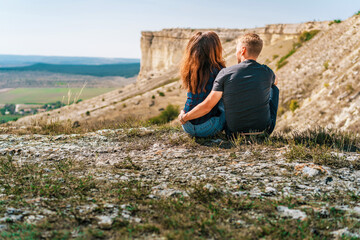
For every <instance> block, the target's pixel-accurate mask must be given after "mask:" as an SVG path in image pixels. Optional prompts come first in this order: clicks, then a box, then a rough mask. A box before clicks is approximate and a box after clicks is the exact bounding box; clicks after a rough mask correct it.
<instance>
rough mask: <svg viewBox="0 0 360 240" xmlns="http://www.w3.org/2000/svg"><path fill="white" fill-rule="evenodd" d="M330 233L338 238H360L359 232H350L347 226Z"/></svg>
mask: <svg viewBox="0 0 360 240" xmlns="http://www.w3.org/2000/svg"><path fill="white" fill-rule="evenodd" d="M331 233H332V234H333V235H334V236H335V237H336V239H340V238H342V237H350V238H360V234H358V233H352V232H350V231H349V230H348V228H347V227H346V228H343V229H339V230H337V231H333V232H331Z"/></svg>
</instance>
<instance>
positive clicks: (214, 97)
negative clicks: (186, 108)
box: [178, 91, 223, 124]
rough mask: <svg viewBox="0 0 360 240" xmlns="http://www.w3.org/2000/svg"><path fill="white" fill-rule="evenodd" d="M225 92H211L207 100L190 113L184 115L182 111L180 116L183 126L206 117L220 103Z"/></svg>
mask: <svg viewBox="0 0 360 240" xmlns="http://www.w3.org/2000/svg"><path fill="white" fill-rule="evenodd" d="M222 94H223V92H220V91H211V92H210V94H209V95H208V96H207V98H206V99H205V100H204V101H203V102H202V103H200V104H198V105H197V106H196V107H194V108H193V109H192V110H191V111H190V112H188V113H184V112H183V111H181V113H180V115H179V117H178V118H179V120H180V122H181V124H185V123H186V122H187V121H189V120H192V119H196V118H199V117H202V116H204V115H205V114H207V113H209V112H210V111H211V109H213V107H215V105H216V104H217V103H218V102H219V101H220V99H221V97H222Z"/></svg>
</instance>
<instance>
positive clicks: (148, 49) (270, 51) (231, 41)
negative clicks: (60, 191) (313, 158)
mask: <svg viewBox="0 0 360 240" xmlns="http://www.w3.org/2000/svg"><path fill="white" fill-rule="evenodd" d="M328 28H329V25H328V22H308V23H302V24H278V25H268V26H266V27H263V28H256V29H213V30H214V31H216V32H217V33H218V34H219V35H220V38H221V41H222V43H223V47H224V54H225V59H226V61H227V66H231V65H233V64H235V63H236V60H235V45H236V39H237V38H238V36H240V35H241V34H243V33H245V32H256V33H258V34H260V35H261V37H262V38H263V39H264V43H265V46H264V50H263V52H262V54H261V56H260V58H259V61H260V62H262V63H265V62H266V63H268V64H270V66H275V63H276V61H277V59H276V57H275V55H279V56H283V55H286V54H287V53H288V52H289V51H290V50H291V49H292V47H293V44H294V43H296V42H297V41H298V37H299V36H300V34H301V33H302V32H304V31H310V30H313V29H319V30H322V31H327V30H328ZM195 31H196V30H193V29H165V30H162V31H158V32H143V33H142V37H141V50H142V59H141V68H140V73H139V77H138V79H137V82H136V83H135V84H132V85H128V86H126V87H124V88H121V89H119V90H116V91H113V92H110V93H106V94H104V95H101V96H98V97H95V98H93V99H89V100H87V101H83V102H81V103H79V104H76V105H72V106H67V107H64V108H62V109H61V110H60V111H53V112H47V113H46V114H39V115H36V116H32V117H26V118H23V119H20V120H19V121H18V122H17V124H19V125H23V124H33V123H36V122H38V121H40V120H41V121H44V120H45V121H59V120H60V121H67V120H68V119H71V120H72V121H79V122H85V121H86V122H97V121H103V120H117V121H120V120H121V119H125V118H128V117H137V118H142V119H146V118H149V117H152V116H155V115H158V114H159V113H160V112H161V110H162V109H164V108H165V107H166V106H167V105H168V104H170V103H171V104H175V105H179V106H182V105H183V104H184V102H185V99H186V97H185V96H186V95H185V92H184V91H183V90H182V89H180V83H179V73H178V72H179V69H178V67H179V62H180V60H181V55H182V52H183V48H184V46H185V44H186V43H187V41H188V39H189V38H190V37H191V35H192V34H194V32H195ZM285 67H286V66H285ZM160 93H162V94H160ZM160 95H161V96H160ZM87 112H88V114H87Z"/></svg>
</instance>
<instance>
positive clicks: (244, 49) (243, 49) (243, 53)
mask: <svg viewBox="0 0 360 240" xmlns="http://www.w3.org/2000/svg"><path fill="white" fill-rule="evenodd" d="M246 52H247V49H246V47H241V54H242V55H245V54H246Z"/></svg>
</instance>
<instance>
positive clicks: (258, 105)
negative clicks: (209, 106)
mask: <svg viewBox="0 0 360 240" xmlns="http://www.w3.org/2000/svg"><path fill="white" fill-rule="evenodd" d="M274 82H275V74H274V72H273V71H272V70H271V69H270V68H269V67H268V66H266V65H262V64H259V63H258V62H256V61H254V60H245V61H243V62H241V63H239V64H237V65H234V66H231V67H228V68H224V69H222V70H221V71H220V73H219V74H218V75H217V77H216V79H215V82H214V86H213V89H212V90H213V91H221V92H223V100H224V106H225V116H226V125H227V126H226V127H227V129H228V130H230V132H232V133H237V132H254V131H264V130H265V129H267V127H268V126H269V124H270V107H269V97H270V88H271V86H272V85H273V84H274Z"/></svg>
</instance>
